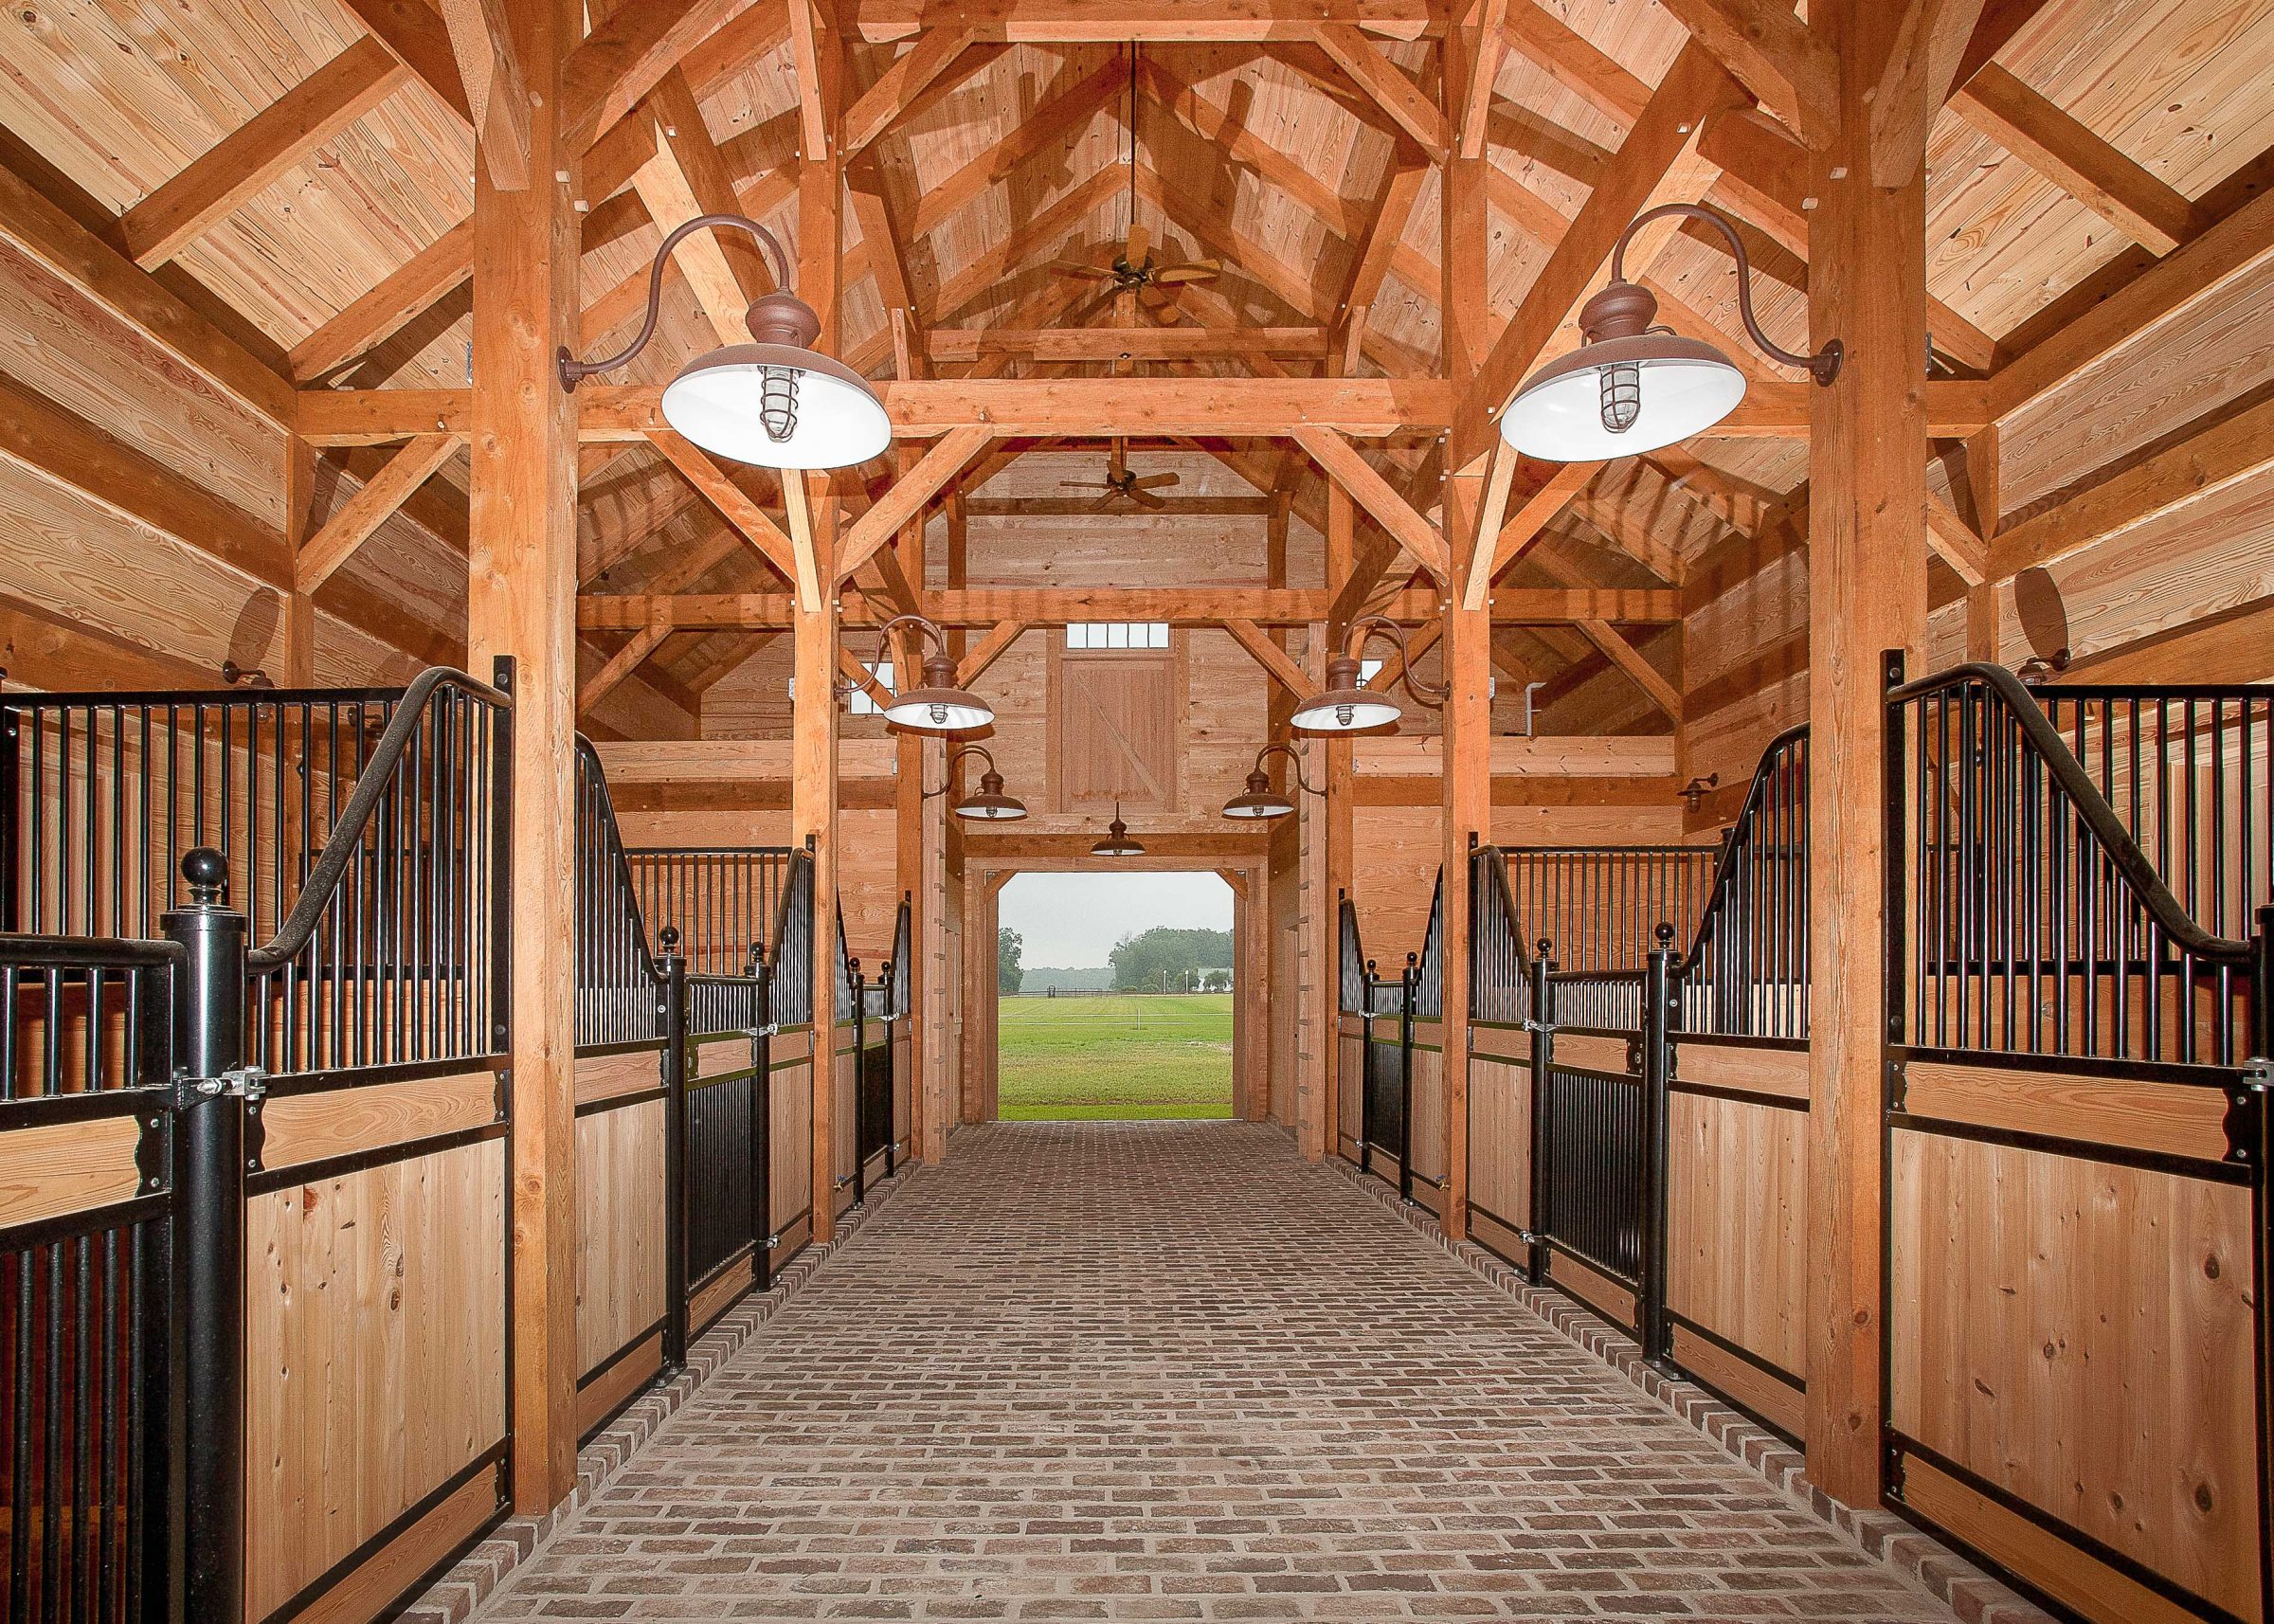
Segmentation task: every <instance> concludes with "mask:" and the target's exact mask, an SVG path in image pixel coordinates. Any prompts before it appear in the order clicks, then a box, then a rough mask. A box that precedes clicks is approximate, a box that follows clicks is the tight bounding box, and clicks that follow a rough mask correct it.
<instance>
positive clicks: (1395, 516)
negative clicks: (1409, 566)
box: [1293, 426, 1453, 581]
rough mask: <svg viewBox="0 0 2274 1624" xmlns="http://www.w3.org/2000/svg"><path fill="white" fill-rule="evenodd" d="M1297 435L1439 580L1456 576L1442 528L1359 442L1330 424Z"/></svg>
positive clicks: (1327, 472)
mask: <svg viewBox="0 0 2274 1624" xmlns="http://www.w3.org/2000/svg"><path fill="white" fill-rule="evenodd" d="M1293 438H1294V440H1295V442H1296V443H1297V444H1299V445H1301V446H1302V447H1303V449H1304V450H1306V451H1308V452H1309V453H1310V455H1311V460H1313V461H1315V462H1317V463H1318V465H1319V469H1320V471H1321V472H1322V473H1324V474H1325V475H1326V477H1327V478H1330V479H1332V480H1333V481H1334V482H1335V483H1336V484H1338V485H1340V486H1341V487H1342V488H1343V489H1344V490H1345V491H1346V492H1348V493H1349V495H1350V499H1351V500H1353V501H1355V502H1356V503H1357V504H1358V505H1359V506H1360V507H1362V508H1363V509H1365V510H1366V512H1367V513H1369V514H1372V515H1373V517H1374V521H1375V522H1376V523H1377V524H1379V525H1381V528H1382V529H1383V530H1385V531H1388V532H1390V534H1391V535H1393V536H1394V537H1396V538H1397V541H1398V545H1399V546H1400V547H1402V548H1404V549H1405V550H1406V551H1407V552H1409V553H1411V554H1412V555H1413V557H1414V559H1415V561H1416V562H1417V563H1418V564H1419V565H1420V566H1421V567H1422V568H1425V569H1427V570H1428V571H1429V572H1430V573H1431V574H1433V575H1435V576H1436V577H1437V579H1438V580H1440V581H1445V580H1450V579H1451V578H1452V574H1453V554H1452V552H1451V550H1449V549H1448V548H1447V546H1446V544H1445V537H1444V534H1443V532H1440V531H1439V530H1438V529H1437V528H1436V526H1435V525H1433V524H1431V523H1430V522H1429V521H1428V520H1427V519H1425V518H1423V517H1422V516H1421V515H1420V514H1417V513H1416V512H1415V511H1414V510H1413V507H1412V505H1411V504H1410V503H1408V502H1407V501H1406V499H1405V498H1404V497H1403V496H1399V494H1398V492H1397V490H1396V489H1395V488H1394V487H1393V486H1392V485H1391V484H1390V482H1389V481H1388V480H1387V479H1385V478H1382V477H1381V475H1380V474H1379V473H1377V472H1376V471H1375V468H1374V465H1373V464H1372V463H1371V462H1368V461H1367V460H1365V459H1364V458H1363V457H1361V456H1360V455H1359V454H1358V448H1357V447H1356V446H1354V445H1352V444H1351V443H1350V442H1348V441H1346V440H1345V439H1344V438H1343V437H1342V436H1341V435H1339V434H1337V433H1335V432H1333V431H1332V430H1331V429H1325V428H1313V427H1308V426H1300V427H1297V428H1296V429H1295V430H1294V432H1293Z"/></svg>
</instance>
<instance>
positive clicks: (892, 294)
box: [845, 163, 924, 377]
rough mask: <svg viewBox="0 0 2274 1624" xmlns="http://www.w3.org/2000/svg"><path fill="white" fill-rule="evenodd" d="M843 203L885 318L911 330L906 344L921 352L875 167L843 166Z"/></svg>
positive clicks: (912, 299) (911, 298) (903, 264)
mask: <svg viewBox="0 0 2274 1624" xmlns="http://www.w3.org/2000/svg"><path fill="white" fill-rule="evenodd" d="M845 201H846V203H847V204H848V205H849V206H850V208H851V209H852V214H853V223H854V225H855V226H857V227H858V228H859V231H860V241H861V244H862V245H863V246H864V247H866V248H867V249H868V251H869V253H868V262H869V276H870V278H871V280H874V281H875V284H876V297H877V299H878V300H879V301H880V302H881V303H882V304H883V305H884V309H885V316H886V319H887V320H888V321H891V320H894V319H905V320H906V322H907V323H908V324H909V325H910V326H911V327H912V328H913V329H914V330H915V331H914V332H913V333H912V334H911V337H910V342H911V345H912V346H913V347H914V348H915V349H916V350H918V351H921V350H922V349H923V347H924V341H923V328H922V323H921V322H919V321H918V320H917V318H916V296H915V294H914V292H913V291H912V290H911V287H910V285H909V279H908V261H907V257H906V256H905V255H904V254H903V253H902V252H901V248H900V234H899V232H898V231H897V230H896V229H895V228H894V227H893V208H892V205H891V203H890V202H888V201H887V200H886V198H885V195H884V176H883V175H882V174H881V173H880V172H878V171H877V169H876V166H875V165H874V164H868V163H862V164H852V165H848V166H847V167H846V170H845ZM909 375H910V374H909V372H908V371H907V370H902V371H901V372H900V376H902V377H907V376H909Z"/></svg>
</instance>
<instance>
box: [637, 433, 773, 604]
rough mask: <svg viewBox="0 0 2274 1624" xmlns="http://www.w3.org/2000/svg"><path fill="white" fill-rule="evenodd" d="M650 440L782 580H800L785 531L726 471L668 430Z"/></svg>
mask: <svg viewBox="0 0 2274 1624" xmlns="http://www.w3.org/2000/svg"><path fill="white" fill-rule="evenodd" d="M647 438H648V440H649V441H650V442H653V444H654V445H655V448H656V449H657V450H658V451H660V452H661V453H662V454H663V455H664V457H665V458H667V459H668V460H670V462H671V465H672V466H673V467H674V468H677V470H678V471H679V472H680V473H681V474H682V475H684V476H685V477H686V479H687V482H688V483H689V484H691V485H693V486H694V487H695V490H696V492H698V493H699V494H700V495H701V496H702V498H703V500H705V501H706V502H709V503H710V504H711V506H712V507H713V508H714V509H716V510H717V512H718V516H719V517H720V518H723V519H725V520H726V521H727V523H728V524H730V525H731V526H732V527H733V529H734V532H735V533H736V534H738V535H740V536H741V537H742V538H743V540H745V541H747V542H749V545H750V547H751V548H752V549H753V550H755V551H756V552H757V554H758V556H759V557H761V558H763V559H765V560H766V561H767V563H768V564H770V565H772V566H773V567H774V568H775V569H776V570H777V571H779V572H780V574H781V576H782V579H783V580H785V581H795V580H797V578H798V565H797V560H796V557H795V555H794V553H793V550H792V548H791V545H790V539H789V537H787V536H786V535H785V534H783V533H782V528H781V527H780V526H779V525H777V524H775V523H774V521H773V520H772V519H771V518H769V517H767V513H766V510H765V509H763V508H761V507H760V506H759V505H758V504H757V503H756V502H755V501H754V500H752V499H751V497H750V496H749V493H748V492H746V491H744V490H743V488H742V487H741V486H740V485H737V484H736V483H735V482H734V481H733V480H732V479H731V478H728V477H727V473H726V470H725V469H723V468H721V467H720V466H719V465H718V464H717V463H715V462H713V461H712V460H711V458H710V456H709V455H708V454H707V453H706V452H704V450H703V449H702V447H700V446H698V445H696V444H695V443H694V442H692V441H690V440H688V439H686V438H685V437H684V436H682V435H680V434H677V433H676V432H674V431H673V430H671V429H668V428H663V429H658V430H656V431H654V432H652V433H650V434H649V435H648V436H647ZM798 482H799V481H798V479H797V478H796V477H795V476H792V477H790V478H785V479H784V480H783V481H782V484H783V488H784V489H785V490H787V489H788V488H789V487H790V486H792V485H795V484H797V483H798Z"/></svg>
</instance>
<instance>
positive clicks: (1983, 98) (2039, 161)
mask: <svg viewBox="0 0 2274 1624" xmlns="http://www.w3.org/2000/svg"><path fill="white" fill-rule="evenodd" d="M1950 105H1951V110H1952V111H1953V112H1955V113H1957V114H1958V117H1961V118H1963V119H1965V120H1966V122H1967V123H1969V124H1971V125H1973V126H1974V127H1975V128H1976V130H1979V131H1980V132H1981V133H1982V134H1983V135H1987V136H1989V137H1990V138H1991V139H1992V140H1993V141H1995V142H1996V143H1997V144H1998V145H1999V146H2001V147H2003V148H2005V149H2006V151H2007V152H2009V153H2012V154H2013V155H2014V156H2015V157H2017V158H2019V159H2020V160H2021V161H2022V162H2023V163H2025V164H2027V165H2029V166H2030V168H2031V169H2033V170H2035V171H2037V172H2038V173H2039V174H2041V175H2043V176H2044V177H2045V178H2046V179H2047V180H2049V181H2051V182H2052V183H2053V184H2054V185H2055V186H2057V187H2059V188H2060V189H2062V190H2063V191H2066V193H2068V195H2069V196H2071V197H2073V198H2075V199H2076V200H2077V201H2078V202H2079V203H2081V204H2083V205H2084V207H2085V208H2089V209H2091V210H2092V211H2093V212H2094V213H2095V214H2097V215H2099V216H2100V217H2101V218H2102V219H2103V220H2105V221H2107V222H2108V224H2110V225H2111V226H2115V227H2116V228H2117V229H2118V230H2119V231H2121V232H2122V233H2123V234H2124V235H2125V236H2127V237H2129V238H2131V239H2132V240H2133V241H2134V242H2135V243H2138V244H2139V245H2140V246H2141V247H2143V248H2146V249H2148V250H2149V251H2150V252H2152V253H2157V254H2168V253H2170V252H2171V251H2172V250H2173V249H2174V248H2176V247H2178V246H2179V245H2180V244H2182V243H2185V242H2188V241H2190V240H2191V239H2192V238H2193V237H2194V236H2195V235H2196V234H2197V233H2198V232H2199V231H2200V230H2201V229H2202V228H2203V225H2204V222H2203V220H2202V219H2201V218H2200V217H2199V215H2198V214H2197V211H2196V209H2195V206H2194V205H2193V203H2190V202H2189V201H2188V200H2187V198H2186V196H2185V195H2184V194H2183V193H2181V192H2180V191H2178V190H2177V189H2175V188H2173V187H2172V186H2170V185H2169V184H2168V183H2166V182H2165V181H2163V180H2161V179H2159V178H2158V177H2157V176H2156V175H2154V174H2152V173H2150V172H2149V171H2147V170H2146V169H2144V168H2142V167H2141V166H2140V165H2139V164H2138V163H2136V162H2134V161H2133V160H2132V159H2131V158H2129V157H2127V156H2125V155H2124V154H2123V153H2120V152H2118V151H2117V150H2116V148H2115V147H2113V146H2111V145H2109V143H2107V142H2106V141H2103V140H2102V139H2101V137H2100V136H2098V135H2094V134H2093V133H2092V132H2091V131H2090V130H2088V129H2086V128H2085V127H2084V125H2083V124H2081V123H2079V122H2078V121H2077V120H2076V119H2075V118H2073V117H2070V116H2069V115H2068V114H2066V113H2065V112H2063V111H2062V110H2061V109H2060V108H2058V107H2056V106H2054V105H2053V104H2052V103H2051V102H2050V101H2048V100H2047V99H2045V98H2044V97H2042V96H2040V95H2038V94H2037V92H2036V91H2034V90H2032V89H2030V87H2029V86H2028V85H2026V84H2024V83H2023V82H2022V81H2020V80H2018V79H2016V78H2015V77H2014V76H2013V75H2012V74H2011V73H2009V72H2007V71H2006V69H2004V68H2002V67H2000V66H1998V65H1997V64H1996V63H1987V64H1986V65H1985V66H1984V67H1983V68H1982V70H1981V71H1980V72H1979V73H1977V74H1976V75H1975V76H1974V78H1973V80H1972V81H1970V82H1968V83H1967V84H1965V85H1963V86H1961V87H1960V88H1959V89H1958V92H1957V93H1956V94H1955V95H1953V96H1952V98H1951V101H1950Z"/></svg>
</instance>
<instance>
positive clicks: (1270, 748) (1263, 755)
mask: <svg viewBox="0 0 2274 1624" xmlns="http://www.w3.org/2000/svg"><path fill="white" fill-rule="evenodd" d="M1274 755H1283V756H1285V757H1287V759H1288V760H1289V761H1290V762H1292V763H1293V764H1294V772H1295V787H1296V788H1298V789H1300V790H1302V791H1303V792H1304V793H1305V794H1307V795H1324V794H1326V791H1325V790H1323V789H1313V788H1312V787H1311V786H1310V785H1309V784H1308V782H1306V781H1305V779H1304V777H1303V757H1302V756H1301V755H1300V754H1299V753H1298V752H1297V751H1296V749H1295V747H1294V746H1292V745H1290V744H1282V743H1278V742H1276V741H1274V742H1273V743H1272V744H1268V745H1266V746H1264V747H1263V749H1259V750H1257V751H1256V752H1255V766H1254V769H1253V770H1251V771H1250V772H1249V774H1248V786H1247V788H1246V789H1244V790H1242V791H1241V792H1240V793H1239V794H1237V795H1235V796H1234V797H1232V799H1231V800H1229V801H1227V802H1225V803H1224V816H1225V817H1227V818H1284V817H1286V816H1287V815H1288V814H1289V813H1290V812H1292V811H1293V810H1294V809H1295V803H1294V802H1293V800H1292V799H1291V798H1290V797H1289V796H1288V795H1286V794H1284V793H1283V792H1281V791H1279V790H1276V789H1273V788H1272V780H1271V776H1270V774H1268V773H1266V772H1265V771H1264V770H1263V764H1264V763H1265V762H1266V761H1268V760H1269V759H1271V758H1272V756H1274Z"/></svg>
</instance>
